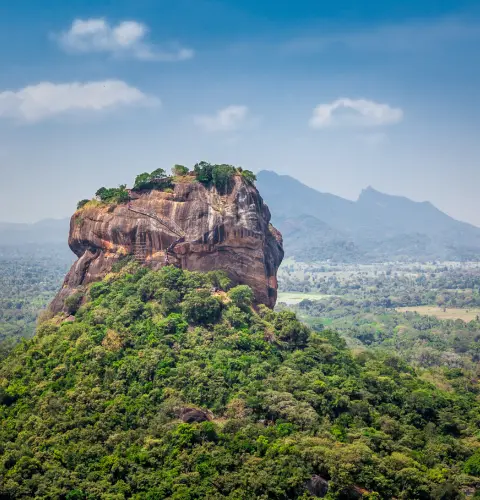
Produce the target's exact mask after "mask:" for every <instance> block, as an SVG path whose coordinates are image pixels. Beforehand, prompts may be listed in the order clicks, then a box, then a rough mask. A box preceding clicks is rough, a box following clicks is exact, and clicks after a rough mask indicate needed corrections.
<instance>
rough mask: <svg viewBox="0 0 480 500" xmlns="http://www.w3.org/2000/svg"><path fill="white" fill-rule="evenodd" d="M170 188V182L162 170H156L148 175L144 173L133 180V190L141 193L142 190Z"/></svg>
mask: <svg viewBox="0 0 480 500" xmlns="http://www.w3.org/2000/svg"><path fill="white" fill-rule="evenodd" d="M171 186H172V181H171V179H170V178H169V177H167V174H166V173H165V170H163V168H157V169H156V170H154V171H153V172H151V173H150V174H149V173H148V172H144V173H143V174H140V175H137V177H136V178H135V183H134V185H133V189H134V190H136V191H141V190H144V189H159V190H161V189H167V188H169V187H171Z"/></svg>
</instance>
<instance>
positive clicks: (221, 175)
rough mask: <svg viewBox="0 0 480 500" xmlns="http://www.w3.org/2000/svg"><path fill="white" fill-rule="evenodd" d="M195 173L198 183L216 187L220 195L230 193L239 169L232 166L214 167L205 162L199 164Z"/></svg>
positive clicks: (194, 169)
mask: <svg viewBox="0 0 480 500" xmlns="http://www.w3.org/2000/svg"><path fill="white" fill-rule="evenodd" d="M193 171H194V172H195V177H196V178H197V180H198V182H201V183H202V184H204V185H205V186H211V185H213V186H215V188H216V189H217V191H218V192H219V193H220V194H226V193H228V192H229V191H230V189H231V187H232V179H233V176H234V175H235V174H236V173H237V169H236V168H235V167H233V166H232V165H226V164H222V165H212V164H210V163H207V162H205V161H201V162H200V163H197V164H196V165H195V167H194V168H193Z"/></svg>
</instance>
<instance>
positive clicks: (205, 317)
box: [182, 290, 222, 325]
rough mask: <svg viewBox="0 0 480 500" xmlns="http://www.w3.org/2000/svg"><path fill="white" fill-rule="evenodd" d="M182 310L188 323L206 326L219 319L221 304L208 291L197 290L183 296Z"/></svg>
mask: <svg viewBox="0 0 480 500" xmlns="http://www.w3.org/2000/svg"><path fill="white" fill-rule="evenodd" d="M182 310H183V314H184V315H185V317H186V318H187V320H188V322H189V323H193V324H198V325H207V324H211V323H215V321H217V320H218V319H219V317H220V314H221V311H222V304H221V302H220V301H219V300H218V299H216V298H215V297H212V295H210V292H209V291H208V290H199V291H194V292H190V293H188V294H187V295H186V296H185V300H184V301H183V302H182Z"/></svg>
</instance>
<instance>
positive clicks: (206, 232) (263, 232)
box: [50, 175, 283, 312]
mask: <svg viewBox="0 0 480 500" xmlns="http://www.w3.org/2000/svg"><path fill="white" fill-rule="evenodd" d="M68 242H69V245H70V248H71V249H72V251H73V252H74V253H75V254H76V255H77V256H78V260H77V261H76V262H75V264H74V265H73V266H72V268H71V270H70V272H69V273H68V274H67V276H66V278H65V282H64V284H63V287H62V289H61V290H60V291H59V293H58V294H57V296H56V297H55V299H54V300H53V302H52V304H51V306H50V307H51V310H52V311H54V312H59V311H61V310H62V309H63V308H64V307H65V305H64V303H65V299H66V298H67V297H69V296H70V295H72V294H73V293H75V292H76V291H77V290H81V289H82V287H83V286H84V285H87V284H88V283H91V282H93V281H97V280H100V279H101V278H103V277H104V276H105V275H106V274H107V273H108V272H110V271H111V269H112V265H113V264H114V263H115V262H117V261H118V260H119V259H120V258H122V257H125V256H127V255H134V256H135V258H136V259H137V260H139V261H141V262H142V263H144V264H145V265H149V266H151V267H153V268H154V269H155V268H159V267H161V266H163V265H165V264H166V263H167V262H166V254H167V253H168V263H170V264H174V265H178V266H180V267H182V268H183V269H188V270H191V271H209V270H213V269H222V270H224V271H226V272H227V274H228V275H229V277H230V278H231V279H232V281H233V282H234V283H236V284H247V285H249V286H250V287H251V288H252V289H253V291H254V293H255V297H256V301H257V302H258V303H263V304H266V305H267V306H270V307H273V306H274V305H275V302H276V297H277V279H276V273H277V269H278V267H279V265H280V263H281V261H282V259H283V248H282V237H281V234H280V233H279V232H278V231H277V230H276V229H275V228H274V227H273V226H272V225H271V224H270V211H269V210H268V207H267V206H266V205H265V203H264V202H263V200H262V197H261V196H260V194H259V192H258V191H257V189H256V188H255V187H254V186H253V185H252V184H250V183H248V182H246V181H245V180H243V179H242V177H241V175H235V176H234V178H233V182H232V187H231V189H230V192H229V193H228V194H225V195H221V194H219V193H218V191H217V190H216V189H215V188H214V187H205V186H204V185H203V184H201V183H199V182H196V181H195V179H194V177H191V176H187V177H184V178H183V182H178V183H176V184H174V188H173V192H164V191H158V190H151V191H141V192H132V194H131V202H130V203H124V204H119V205H110V206H109V205H104V204H98V206H95V204H91V203H90V204H87V205H86V206H85V207H84V208H82V209H80V210H78V211H77V212H76V213H75V214H74V215H73V217H72V219H71V221H70V235H69V241H68ZM167 250H168V252H167Z"/></svg>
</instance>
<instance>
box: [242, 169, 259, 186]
mask: <svg viewBox="0 0 480 500" xmlns="http://www.w3.org/2000/svg"><path fill="white" fill-rule="evenodd" d="M242 177H243V178H244V179H245V180H246V181H247V182H250V183H251V184H255V182H256V180H257V176H256V175H255V174H254V173H253V172H252V171H251V170H242Z"/></svg>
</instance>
